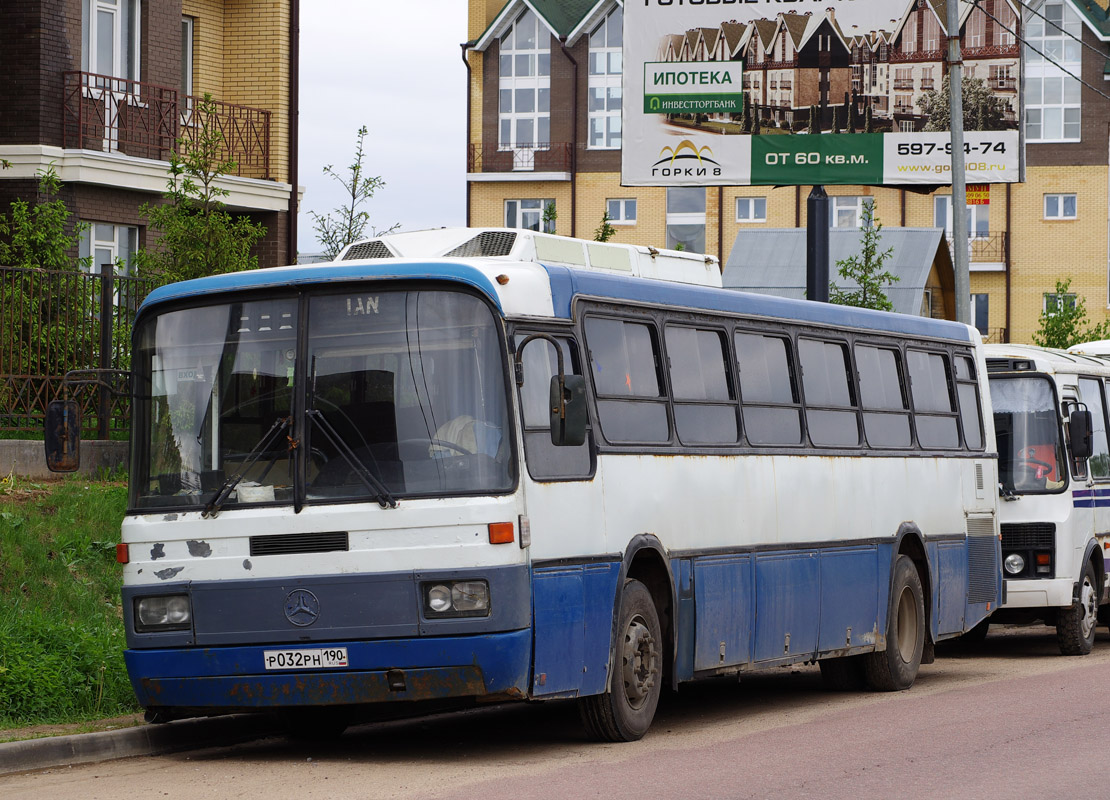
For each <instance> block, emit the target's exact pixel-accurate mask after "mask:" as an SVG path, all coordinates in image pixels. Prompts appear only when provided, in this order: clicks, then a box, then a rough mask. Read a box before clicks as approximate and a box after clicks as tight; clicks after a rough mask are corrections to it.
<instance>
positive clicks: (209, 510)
mask: <svg viewBox="0 0 1110 800" xmlns="http://www.w3.org/2000/svg"><path fill="white" fill-rule="evenodd" d="M292 424H293V418H292V417H279V418H278V419H275V420H274V424H273V425H271V426H270V430H268V431H266V433H265V434H264V435H263V437H262V438H261V439H259V440H258V444H256V445H255V446H254V449H253V450H251V451H250V452H249V453H248V454H247V460H246V461H244V462H243V463H242V465H240V467H239V471H238V472H236V473H235V474H234V475H232V476H231V477H229V478H228V479H227V480H225V481H224V482H223V484H222V485H221V486H220V488H219V489H218V490H216V494H215V495H213V497H212V499H211V500H209V501H208V505H206V506H205V507H204V511H202V512H201V514H200V515H201V516H202V517H215V516H216V515H217V514H219V513H220V508H221V507H222V506H223V504H224V503H226V502H227V498H229V497H230V496H231V493H232V492H233V491H234V490H235V487H236V486H238V485H239V481H241V480H243V476H244V475H246V474H247V472H249V471H250V468H251V467H253V466H254V464H255V462H256V461H258V459H259V458H260V457H261V456H262V454H263V453H264V452H266V450H267V449H268V448H269V446H270V445H271V444H273V442H274V439H276V438H277V435H278V434H279V433H281V432H282V431H283V430H285V429H286V428H288V427H289V426H290V425H292ZM275 458H276V456H275ZM271 466H272V463H271ZM266 471H267V472H269V467H267V469H266Z"/></svg>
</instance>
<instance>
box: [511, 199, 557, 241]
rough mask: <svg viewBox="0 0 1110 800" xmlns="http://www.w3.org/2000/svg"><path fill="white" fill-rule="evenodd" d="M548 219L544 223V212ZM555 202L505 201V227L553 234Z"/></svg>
mask: <svg viewBox="0 0 1110 800" xmlns="http://www.w3.org/2000/svg"><path fill="white" fill-rule="evenodd" d="M548 209H550V212H549V213H548V214H547V216H548V217H549V219H548V221H547V222H544V212H545V211H548ZM554 215H555V201H554V200H552V199H550V198H548V199H536V200H532V199H530V200H506V201H505V227H506V228H524V229H526V230H530V231H543V232H544V233H554V232H555V219H554Z"/></svg>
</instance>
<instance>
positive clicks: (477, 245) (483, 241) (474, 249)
mask: <svg viewBox="0 0 1110 800" xmlns="http://www.w3.org/2000/svg"><path fill="white" fill-rule="evenodd" d="M515 244H516V234H515V233H506V232H504V231H484V232H482V233H479V234H478V235H477V236H475V237H474V238H473V239H471V240H470V241H469V242H464V243H463V244H460V245H459V246H458V247H456V248H455V249H454V250H452V251H451V252H449V253H444V254H443V257H444V258H497V257H498V256H507V255H509V253H511V252H512V251H513V245H515Z"/></svg>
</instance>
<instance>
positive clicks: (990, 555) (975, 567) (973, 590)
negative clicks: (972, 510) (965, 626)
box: [967, 516, 1002, 603]
mask: <svg viewBox="0 0 1110 800" xmlns="http://www.w3.org/2000/svg"><path fill="white" fill-rule="evenodd" d="M967 561H968V576H967V601H968V602H969V603H989V602H991V601H992V600H994V599H995V598H996V597H997V596H998V575H999V571H1000V570H1001V568H1002V565H1001V564H999V563H998V545H996V544H995V538H994V517H993V516H989V517H968V520H967Z"/></svg>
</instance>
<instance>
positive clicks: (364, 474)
mask: <svg viewBox="0 0 1110 800" xmlns="http://www.w3.org/2000/svg"><path fill="white" fill-rule="evenodd" d="M304 414H305V416H306V417H308V418H309V419H310V420H312V421H313V422H315V423H316V424H317V425H318V426H319V427H320V433H322V434H324V438H326V439H327V440H328V441H329V442H331V444H332V445H333V446H334V447H335V449H336V450H338V451H339V455H341V456H343V460H344V461H346V462H347V465H348V466H349V467H350V468H351V469H352V470H353V471H354V473H355V475H357V476H358V479H359V480H360V481H362V483H363V485H364V486H365V487H366V488H367V489H369V490H370V495H371V496H372V497H373V498H374V499H375V500H377V501H378V505H380V506H381V507H382V508H396V507H397V499H396V498H395V497H394V496H393V495H392V494H391V493H390V491H389V489H388V488H386V485H385V484H384V483H382V482H381V481H380V480H379V479H378V478H377V476H375V475H374V473H373V472H371V471H370V470H369V469H367V467H366V465H365V464H363V463H362V460H361V459H359V457H358V456H356V455H355V451H354V450H352V449H351V447H350V445H348V444H347V443H346V442H345V441H343V439H342V437H340V435H339V434H338V433H336V430H335V428H333V427H332V425H331V423H330V422H328V420H327V418H326V417H325V416H324V415H323V414H322V413H321V412H320V410H319V409H315V408H310V409H308V410H307V411H305V412H304Z"/></svg>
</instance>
